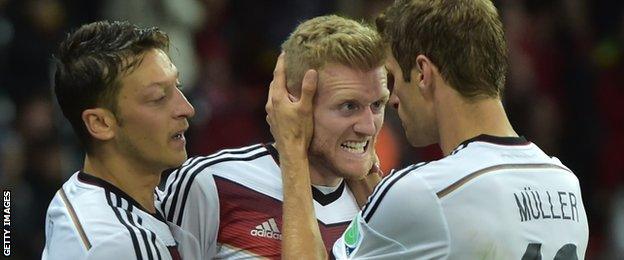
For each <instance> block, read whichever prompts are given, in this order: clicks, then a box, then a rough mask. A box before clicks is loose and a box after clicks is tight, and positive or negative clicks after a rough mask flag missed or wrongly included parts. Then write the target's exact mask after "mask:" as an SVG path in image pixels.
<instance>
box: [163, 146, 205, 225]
mask: <svg viewBox="0 0 624 260" xmlns="http://www.w3.org/2000/svg"><path fill="white" fill-rule="evenodd" d="M197 159H199V157H195V158H192V159H191V161H193V160H197ZM191 163H192V162H191ZM191 163H189V164H191ZM182 167H184V166H182ZM181 169H182V168H178V169H177V170H175V171H173V172H172V173H171V174H177V175H176V176H175V178H173V181H172V182H171V184H170V185H169V191H167V192H166V193H167V194H165V197H164V198H163V199H162V202H161V204H160V208H161V209H162V212H163V214H165V217H166V218H167V220H168V221H171V218H173V216H170V215H171V214H167V213H171V212H170V211H167V207H166V204H167V200H169V196H171V193H172V192H171V191H172V189H173V186H174V185H175V183H176V181H178V178H180V176H182V174H180V170H181ZM167 178H169V177H167ZM166 188H167V187H166V186H165V189H166Z"/></svg>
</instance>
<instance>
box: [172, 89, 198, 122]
mask: <svg viewBox="0 0 624 260" xmlns="http://www.w3.org/2000/svg"><path fill="white" fill-rule="evenodd" d="M176 93H177V95H176V96H177V103H176V111H175V116H176V118H177V117H184V118H190V117H193V116H194V115H195V108H194V107H193V105H191V103H189V101H188V100H187V99H186V96H184V93H182V91H180V90H179V89H176Z"/></svg>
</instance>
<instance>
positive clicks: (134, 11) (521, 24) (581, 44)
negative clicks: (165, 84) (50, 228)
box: [0, 0, 624, 259]
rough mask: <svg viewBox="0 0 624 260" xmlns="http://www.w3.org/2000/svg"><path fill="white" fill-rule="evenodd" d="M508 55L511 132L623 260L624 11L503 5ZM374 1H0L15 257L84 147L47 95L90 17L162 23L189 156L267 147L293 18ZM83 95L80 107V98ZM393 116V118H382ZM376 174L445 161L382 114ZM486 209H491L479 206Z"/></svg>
mask: <svg viewBox="0 0 624 260" xmlns="http://www.w3.org/2000/svg"><path fill="white" fill-rule="evenodd" d="M495 3H496V5H497V6H498V7H499V10H500V12H501V15H502V17H503V22H504V24H505V28H506V33H507V39H508V44H509V48H510V64H511V70H510V72H509V77H508V81H507V88H506V91H505V104H506V107H507V109H508V113H509V116H510V118H511V120H512V123H513V124H514V126H515V128H516V130H517V132H518V133H520V134H522V135H524V136H526V137H527V138H528V139H529V140H531V141H533V142H535V143H537V144H538V145H539V146H540V147H542V148H543V149H544V150H545V151H546V152H547V153H549V154H551V155H555V156H557V157H559V158H560V159H561V160H562V161H563V162H564V163H565V164H566V165H568V166H569V167H570V168H571V169H572V170H573V171H574V172H575V173H576V174H577V175H578V177H579V179H580V181H581V186H582V189H583V197H584V202H585V206H586V208H587V213H588V218H589V222H590V243H589V248H588V254H587V258H588V259H623V257H624V174H623V173H624V153H623V152H622V147H624V109H623V107H622V106H621V105H619V104H620V103H621V102H622V100H624V83H623V82H624V59H623V58H624V56H623V55H624V16H623V13H624V12H623V10H624V4H623V3H622V1H615V0H612V1H607V0H596V1H581V0H559V1H541V0H500V1H496V2H495ZM388 4H389V1H382V0H337V1H310V0H263V1H255V0H109V1H105V0H90V1H80V0H0V86H1V87H0V184H1V186H2V189H10V190H11V191H12V208H11V210H12V227H11V230H12V233H11V234H12V237H11V242H12V254H13V257H12V259H38V258H40V254H41V251H42V249H43V243H44V236H45V235H44V218H45V210H46V207H47V205H48V203H49V201H50V199H51V197H52V196H53V194H54V192H56V190H57V189H58V187H59V186H60V185H61V183H63V182H64V180H65V179H66V178H67V177H68V176H69V175H71V174H72V173H73V172H74V171H75V170H77V169H79V167H80V163H81V160H82V158H83V157H82V151H81V150H80V148H79V147H78V145H77V143H76V139H75V138H74V137H73V133H72V132H71V129H70V127H69V124H68V123H67V122H66V121H65V119H64V118H63V117H62V115H61V114H60V112H59V109H58V107H57V105H56V101H55V100H53V99H52V98H51V91H50V85H51V84H50V82H51V75H52V74H53V67H52V65H51V62H50V61H51V54H52V52H53V51H54V49H55V47H56V46H57V44H58V43H59V41H60V40H61V39H62V38H63V36H64V35H65V33H66V32H67V31H68V30H71V29H75V28H76V27H77V26H78V25H80V24H82V23H86V22H90V21H94V20H98V19H124V20H126V19H127V20H129V21H131V22H136V23H139V24H141V25H145V26H159V27H160V28H162V29H163V30H165V31H166V32H168V33H169V34H170V36H171V38H172V41H173V48H172V50H171V55H172V57H173V59H174V62H175V63H176V64H177V65H178V67H179V68H180V70H181V73H182V74H181V76H182V81H183V84H184V85H185V86H186V94H187V96H188V97H189V99H190V100H191V103H193V105H194V106H195V108H196V111H197V114H196V116H195V118H194V119H192V122H191V126H192V127H191V130H190V132H189V133H188V139H189V143H190V145H189V151H190V155H198V154H200V155H201V154H208V153H211V152H214V151H216V150H218V149H221V148H224V147H232V146H241V145H246V144H251V143H255V142H268V141H270V140H271V137H270V133H269V131H268V127H267V125H266V123H265V121H264V119H265V116H264V102H265V96H266V91H267V86H268V84H269V82H270V81H271V76H272V70H273V66H274V62H275V59H276V57H277V55H278V54H279V45H280V43H281V42H282V41H283V40H284V39H285V38H286V37H287V35H288V33H289V32H290V31H292V30H293V29H294V27H295V26H296V25H297V23H298V22H300V21H302V20H305V19H307V18H311V17H314V16H318V15H323V14H328V13H338V14H342V15H344V16H348V17H352V18H357V19H363V20H367V21H371V18H372V17H374V15H375V14H378V13H379V11H380V10H381V9H383V8H384V7H385V6H387V5H388ZM77 98H79V97H77ZM389 110H390V109H389ZM381 139H382V141H381V143H380V146H379V147H378V148H379V149H380V153H381V157H382V160H383V165H382V166H383V168H385V169H386V170H387V169H388V168H391V167H399V166H405V165H406V164H408V163H410V162H417V161H422V160H430V159H434V158H437V157H438V156H439V151H438V150H437V148H436V147H427V148H424V149H414V148H411V147H408V146H407V145H405V139H404V137H403V134H402V132H401V129H400V123H398V120H397V118H396V116H395V115H394V113H393V112H390V113H389V114H388V116H387V120H386V126H385V127H384V131H383V133H382V138H381ZM484 199H487V198H486V197H484Z"/></svg>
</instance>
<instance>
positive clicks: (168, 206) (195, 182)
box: [159, 164, 219, 258]
mask: <svg viewBox="0 0 624 260" xmlns="http://www.w3.org/2000/svg"><path fill="white" fill-rule="evenodd" d="M209 171H210V169H208V168H202V167H197V165H193V164H190V165H186V166H183V167H182V168H180V169H178V170H176V171H174V172H172V173H171V174H170V175H169V177H168V178H167V183H166V185H165V190H164V193H163V194H162V199H161V201H160V202H159V204H160V208H161V210H162V211H163V214H164V216H165V218H166V219H167V221H169V222H172V223H174V224H176V225H178V226H180V227H181V228H182V229H184V230H185V231H187V232H189V233H190V234H191V235H193V236H194V237H195V238H196V239H197V241H198V242H199V247H200V250H201V253H202V255H204V256H205V257H206V258H212V257H214V256H215V254H216V251H217V248H216V247H217V245H216V243H217V234H218V231H219V197H218V193H217V189H216V185H215V183H214V179H213V177H212V175H211V174H210V172H209Z"/></svg>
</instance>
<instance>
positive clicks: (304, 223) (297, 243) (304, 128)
mask: <svg viewBox="0 0 624 260" xmlns="http://www.w3.org/2000/svg"><path fill="white" fill-rule="evenodd" d="M273 77H274V78H273V81H272V82H271V86H270V89H269V98H268V101H267V104H266V110H267V121H268V122H269V125H270V126H271V134H273V137H274V138H275V146H276V147H277V150H278V151H279V154H280V168H281V170H282V178H283V180H282V181H283V186H284V201H283V222H282V258H284V259H300V258H302V256H306V258H309V259H326V258H327V252H326V251H325V246H324V244H323V239H322V237H321V233H320V231H319V227H318V222H317V220H316V216H315V214H314V206H313V200H312V193H311V190H310V185H311V184H310V171H309V168H308V155H307V151H308V146H309V144H310V140H311V138H312V130H313V123H312V99H313V97H314V93H315V91H316V83H317V72H316V71H313V70H309V71H308V72H306V74H305V76H304V79H303V86H302V91H301V98H300V99H299V100H298V101H291V100H290V98H289V94H288V91H287V90H286V76H285V70H284V54H282V55H280V57H279V58H278V60H277V65H276V67H275V71H274V74H273Z"/></svg>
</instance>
